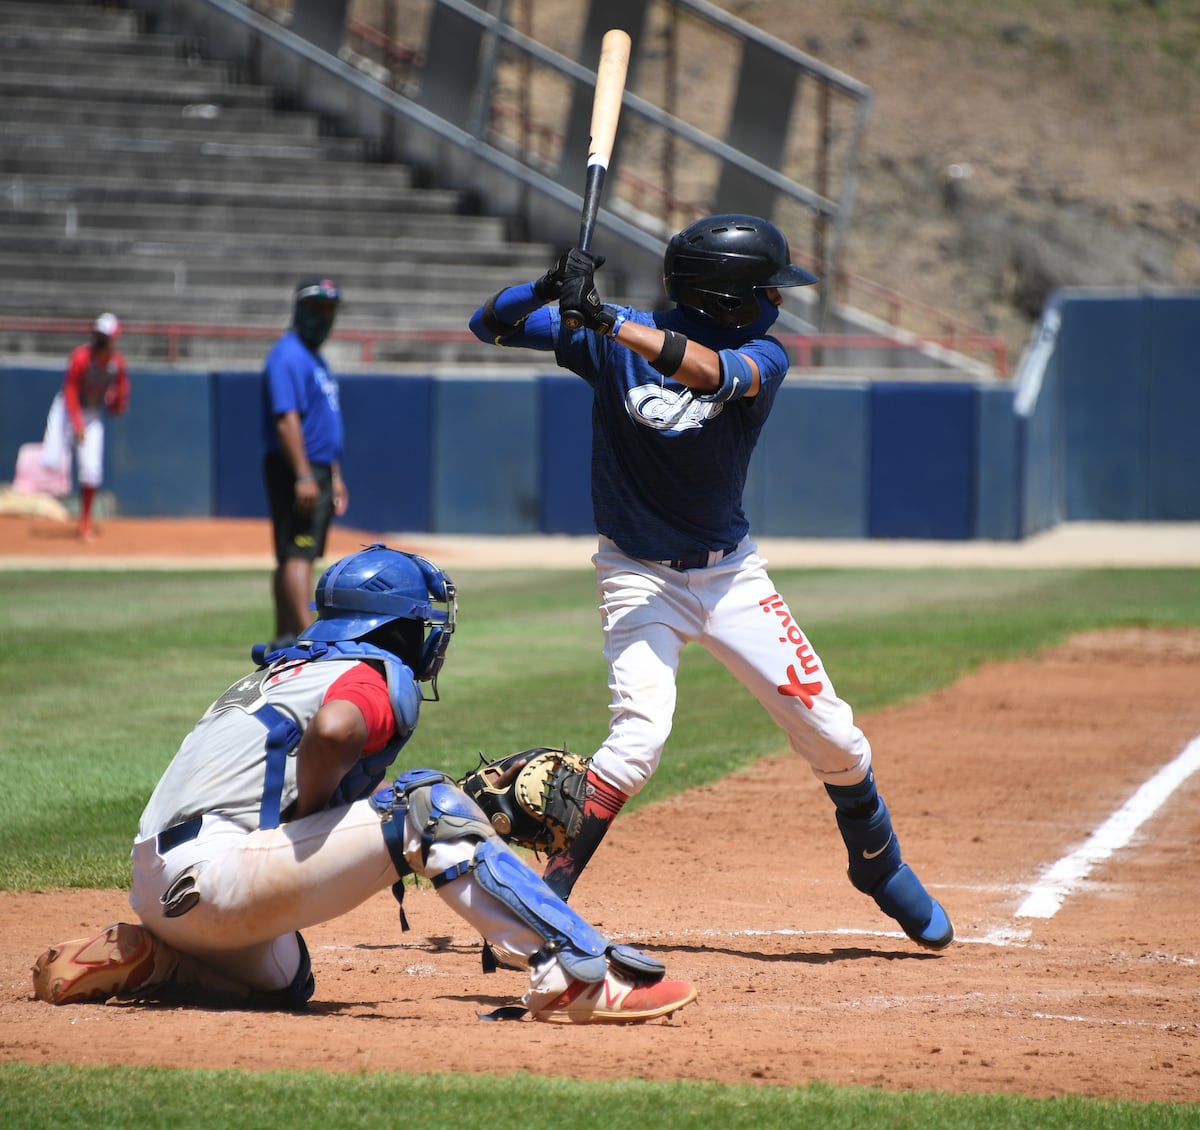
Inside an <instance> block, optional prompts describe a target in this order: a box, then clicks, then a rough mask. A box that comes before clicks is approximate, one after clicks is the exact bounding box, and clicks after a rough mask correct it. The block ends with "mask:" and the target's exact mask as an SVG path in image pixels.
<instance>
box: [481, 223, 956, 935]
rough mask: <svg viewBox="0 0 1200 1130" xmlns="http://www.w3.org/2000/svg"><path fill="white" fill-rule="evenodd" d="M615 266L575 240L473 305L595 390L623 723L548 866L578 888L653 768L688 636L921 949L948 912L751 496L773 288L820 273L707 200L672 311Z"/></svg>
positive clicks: (766, 226) (942, 927)
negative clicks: (782, 580)
mask: <svg viewBox="0 0 1200 1130" xmlns="http://www.w3.org/2000/svg"><path fill="white" fill-rule="evenodd" d="M602 262H603V260H602V259H599V258H597V257H594V256H592V255H591V254H589V253H587V252H583V251H580V250H579V249H578V248H573V249H571V251H569V252H567V253H566V254H564V255H562V256H561V257H560V258H559V259H558V261H557V262H556V263H555V264H554V266H553V267H551V269H550V270H549V271H548V272H547V273H546V274H545V275H544V276H542V277H541V278H540V279H537V280H536V281H533V282H528V283H524V284H521V285H518V286H512V287H508V288H506V289H504V290H502V291H500V292H499V293H498V294H496V295H495V296H493V297H492V298H490V299H488V300H487V301H486V302H485V303H484V304H483V305H482V306H480V307H479V309H477V310H476V311H475V313H474V315H473V316H472V317H471V320H470V326H471V329H472V331H473V332H474V333H475V335H476V336H477V337H478V338H479V339H480V340H481V341H485V342H490V343H493V344H496V345H499V346H507V347H523V348H527V349H535V350H545V351H550V350H553V352H554V355H555V359H556V361H557V362H558V364H559V365H560V366H562V367H563V368H565V369H568V370H569V371H571V372H573V373H575V374H577V375H578V376H580V377H581V378H583V380H585V381H586V382H587V383H588V384H589V385H590V386H591V388H592V393H593V400H592V459H591V488H592V508H593V515H594V519H595V524H596V530H597V533H598V535H599V542H598V547H597V551H596V553H595V555H594V557H593V558H592V560H593V563H594V565H595V568H596V576H597V582H598V587H599V597H600V614H601V622H602V626H603V632H604V655H605V658H606V660H607V662H608V669H609V678H608V683H609V691H610V696H611V700H610V705H609V710H610V724H609V732H608V736H607V738H606V740H605V741H604V743H603V744H602V745H601V747H600V748H599V749H598V750H597V751H596V752H595V754H594V755H593V756H592V757H591V758H590V760H589V769H588V778H587V788H586V798H587V799H586V801H585V806H584V818H583V823H582V828H581V831H580V833H579V835H578V836H577V837H576V838H575V840H574V841H573V842H572V843H571V844H570V845H569V846H567V847H565V848H563V849H561V850H560V851H558V852H555V853H552V854H550V855H549V856H548V858H547V862H546V866H545V870H544V875H543V877H544V878H545V881H546V883H547V884H548V885H549V886H550V887H551V888H552V889H553V890H554V891H555V892H556V893H557V894H559V895H560V896H561V897H563V898H566V897H567V896H568V895H569V894H570V892H571V891H572V889H573V887H574V885H575V882H576V881H577V879H578V878H579V875H580V873H581V872H582V871H583V869H584V867H585V866H586V865H587V863H588V861H589V860H590V859H591V857H592V855H593V853H594V852H595V850H596V848H597V847H598V846H599V844H600V841H601V840H602V838H603V837H604V835H605V834H606V832H607V830H608V828H609V827H610V825H611V824H612V821H613V819H614V818H615V817H616V815H617V813H618V812H619V811H620V809H621V807H622V805H623V804H624V803H625V801H626V800H627V799H628V798H629V797H630V796H631V795H633V794H634V793H636V792H637V791H638V790H639V789H640V788H642V786H643V785H644V784H645V783H646V781H647V780H648V779H649V778H650V775H651V774H652V773H653V772H654V771H655V769H656V768H657V766H658V764H659V759H660V757H661V755H662V751H663V748H664V746H665V745H666V742H667V738H668V736H669V735H670V732H671V725H672V720H673V717H674V713H675V706H676V675H677V672H678V668H679V661H680V655H681V653H682V651H683V648H684V646H685V645H686V644H688V643H690V642H695V643H699V644H700V645H702V646H703V647H705V648H707V649H708V650H709V651H710V652H711V653H712V654H713V655H714V656H715V657H716V658H717V659H718V660H720V661H721V663H722V664H724V666H725V667H726V668H727V669H728V670H729V671H730V672H731V673H732V674H733V675H734V676H735V677H736V678H737V679H738V680H739V681H740V682H742V683H743V684H744V685H745V686H746V687H747V688H748V689H749V690H750V691H751V693H752V694H753V695H754V696H755V697H756V698H757V699H758V701H759V702H760V703H761V704H762V705H763V707H764V708H765V709H766V711H767V712H768V714H769V715H770V716H771V717H772V719H774V721H775V722H776V723H777V724H778V725H779V727H780V728H781V729H782V730H783V732H784V733H785V734H786V735H787V739H788V743H789V745H790V746H791V748H792V749H793V750H794V751H795V752H796V753H798V754H800V755H801V756H802V757H804V758H805V760H806V761H807V762H808V764H809V766H810V767H811V769H812V772H813V774H814V775H815V776H816V778H817V780H818V781H820V782H821V783H822V784H823V785H824V786H825V788H826V790H827V792H828V794H829V797H830V799H831V800H832V801H833V804H834V808H835V817H836V822H837V827H838V829H839V831H840V833H841V836H842V839H843V840H844V842H845V845H846V849H847V852H848V855H849V878H850V881H851V882H852V883H853V885H854V886H855V887H856V888H858V889H859V890H860V891H863V892H864V893H866V894H869V895H870V896H872V897H873V898H874V900H875V902H876V903H877V904H878V906H879V907H880V909H881V910H883V912H884V913H885V914H887V915H889V916H890V917H892V918H893V919H895V920H896V921H897V922H898V923H899V925H900V926H901V928H902V929H903V930H904V932H905V933H906V934H907V935H908V936H909V937H910V938H911V939H912V940H913V941H915V942H916V943H917V944H918V945H921V946H924V947H926V948H928V949H935V950H936V949H943V948H944V947H946V946H948V945H949V944H950V942H951V941H952V940H953V938H954V929H953V926H952V925H951V922H950V919H949V917H948V915H947V914H946V911H945V910H944V908H943V907H942V906H941V904H940V903H939V902H937V900H935V899H933V898H932V897H931V896H930V895H929V893H928V891H927V890H926V889H925V887H924V886H923V885H922V883H921V882H920V880H919V879H918V878H917V876H916V874H915V872H914V871H913V870H912V869H911V868H910V867H909V866H908V864H907V863H905V862H904V860H903V858H902V856H901V854H900V845H899V841H898V840H897V838H896V836H895V833H894V831H893V827H892V821H891V817H890V815H889V813H888V809H887V807H886V805H885V804H884V802H883V800H882V798H881V797H880V795H879V792H878V789H877V788H876V784H875V775H874V772H873V769H872V752H871V746H870V743H869V742H868V740H867V738H866V736H865V734H864V733H863V731H862V730H861V729H860V728H859V727H858V726H857V725H856V723H855V720H854V714H853V711H852V710H851V708H850V706H849V705H848V704H847V703H846V702H844V701H843V700H842V699H841V698H839V697H838V695H837V693H836V692H835V690H834V687H833V683H832V681H831V679H830V677H829V674H828V672H827V671H826V670H825V667H824V665H823V664H822V662H821V659H820V657H819V656H818V654H817V652H816V649H815V648H814V646H813V644H812V642H811V641H810V640H809V638H808V636H807V634H806V633H805V632H804V631H802V629H801V628H800V626H799V625H798V623H797V621H796V619H795V617H794V616H793V615H792V613H791V611H790V609H789V608H788V606H787V603H786V601H785V600H784V599H783V597H782V596H781V595H780V594H779V592H778V591H777V590H776V588H775V586H774V584H773V583H772V581H771V579H770V577H769V575H768V573H767V569H766V562H765V560H764V559H763V558H762V557H761V556H759V554H758V551H757V547H756V545H755V543H754V541H753V540H752V538H751V537H750V531H749V523H748V521H747V518H746V514H745V510H744V508H743V505H742V492H743V488H744V486H745V482H746V474H747V469H748V467H749V462H750V457H751V454H752V453H753V451H754V447H755V444H756V443H757V441H758V437H759V433H760V432H761V430H762V427H763V425H764V424H765V422H766V420H767V417H768V415H769V414H770V411H771V406H772V404H773V403H774V401H775V397H776V394H777V393H778V391H779V387H780V384H781V383H782V381H783V379H784V376H785V375H786V373H787V370H788V357H787V354H786V352H785V351H784V348H783V346H782V345H781V344H780V342H779V341H778V340H777V339H776V338H774V337H771V336H770V334H769V333H768V331H769V329H770V328H771V326H772V325H773V323H774V322H775V320H776V319H777V318H778V316H779V307H780V306H781V304H782V295H781V293H780V292H781V289H783V288H786V287H793V286H807V285H811V284H812V283H815V282H816V281H817V279H816V277H815V276H814V275H812V274H810V273H809V272H807V271H805V270H803V269H802V268H800V267H798V266H796V265H795V264H793V263H792V261H791V252H790V249H789V247H788V243H787V239H786V238H785V237H784V235H783V233H782V232H781V231H780V230H779V229H778V228H777V227H776V226H775V225H774V224H772V223H770V222H769V221H767V220H764V219H761V218H760V217H757V216H748V215H741V214H724V215H718V216H709V217H706V218H705V219H702V220H698V221H697V222H695V223H693V224H691V225H689V226H688V227H687V228H685V229H684V230H683V231H681V232H679V233H678V234H677V235H675V236H674V237H672V239H671V240H670V242H669V243H668V245H667V249H666V254H665V256H664V260H663V282H664V286H665V289H666V293H667V297H668V298H669V299H670V300H671V301H672V302H673V303H674V305H673V307H672V308H669V309H665V310H655V311H645V310H638V309H634V308H633V307H629V306H612V305H608V304H606V303H604V302H602V301H601V300H600V297H599V294H598V292H597V290H596V285H595V278H594V272H595V270H596V269H597V267H598V266H599V265H600V264H601V263H602ZM555 299H557V300H558V305H557V306H554V305H552V304H551V303H552V302H553V300H555ZM572 322H574V323H575V324H576V328H572ZM777 862H778V861H777Z"/></svg>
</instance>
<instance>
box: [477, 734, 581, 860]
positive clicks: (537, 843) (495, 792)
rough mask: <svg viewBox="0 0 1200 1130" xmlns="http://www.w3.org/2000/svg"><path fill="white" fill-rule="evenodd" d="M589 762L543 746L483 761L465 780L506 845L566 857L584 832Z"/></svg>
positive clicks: (562, 750) (565, 751)
mask: <svg viewBox="0 0 1200 1130" xmlns="http://www.w3.org/2000/svg"><path fill="white" fill-rule="evenodd" d="M587 771H588V767H587V762H586V761H584V760H583V758H581V757H579V756H577V755H576V754H574V753H569V752H568V751H567V750H565V749H552V748H548V747H546V746H539V747H537V748H536V749H527V750H523V751H522V752H520V753H511V754H509V755H508V756H507V757H501V758H498V759H497V760H495V761H484V760H483V758H482V755H481V756H480V765H479V768H478V769H476V770H474V771H473V772H471V773H468V774H467V775H466V777H464V778H463V779H462V781H461V782H459V783H460V785H461V787H462V790H463V792H465V793H466V794H467V795H468V796H469V797H471V798H472V799H473V800H474V801H475V803H476V804H478V805H479V807H480V808H482V809H483V811H484V812H485V813H487V817H488V819H489V820H490V821H491V822H492V827H493V828H495V829H496V833H497V834H498V835H499V836H500V837H501V839H503V840H505V841H507V842H508V843H510V844H517V845H518V846H519V847H523V848H529V850H530V851H533V852H535V853H537V854H539V855H540V854H541V853H543V852H545V853H550V852H556V851H564V850H565V849H566V848H568V847H570V846H571V844H572V843H574V841H575V837H576V836H578V835H579V833H580V831H581V830H582V828H583V816H584V800H585V797H586V790H587Z"/></svg>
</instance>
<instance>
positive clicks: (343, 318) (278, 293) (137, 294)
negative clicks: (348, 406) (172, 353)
mask: <svg viewBox="0 0 1200 1130" xmlns="http://www.w3.org/2000/svg"><path fill="white" fill-rule="evenodd" d="M310 270H311V273H314V274H315V273H318V271H319V267H318V266H317V265H316V264H313V265H312V268H311V269H310ZM305 273H306V274H307V273H310V272H309V271H306V272H305ZM296 281H297V280H296V278H295V277H293V276H292V275H288V276H286V277H283V276H281V277H280V279H279V281H278V283H277V284H276V285H273V286H237V287H232V286H229V285H226V284H224V283H221V282H217V283H204V284H193V285H189V286H187V287H183V288H180V289H178V290H176V289H174V288H160V289H147V288H146V287H144V286H141V285H138V284H136V283H132V284H131V283H127V282H125V281H124V280H123V279H122V278H121V277H120V276H115V277H110V278H109V279H103V280H100V281H92V280H90V279H89V280H78V281H76V282H74V283H73V284H72V285H71V287H70V288H64V287H63V286H61V285H60V284H58V283H55V282H52V281H42V280H39V279H25V280H22V282H21V285H20V287H19V288H13V289H12V290H5V291H4V292H3V293H2V294H0V315H4V316H5V317H15V318H29V319H33V320H36V319H38V318H79V319H83V320H84V321H85V324H90V323H91V320H92V319H94V318H95V317H96V314H97V313H99V312H100V311H101V310H111V311H113V312H114V313H115V314H117V316H118V317H120V318H121V319H123V320H126V321H137V320H139V319H142V320H146V321H154V322H164V321H165V322H188V323H192V322H199V323H204V324H208V325H213V324H220V325H230V326H236V325H262V324H266V325H272V324H280V323H286V322H287V320H288V318H289V317H290V316H291V294H292V290H293V288H294V287H295V285H296ZM339 281H340V280H339ZM505 281H510V282H511V281H512V278H511V273H510V274H509V275H508V276H507V278H506V280H505ZM492 289H493V290H495V289H498V288H497V287H493V288H492ZM489 293H490V292H489V291H488V288H487V286H486V285H484V286H478V285H473V286H471V287H470V289H469V290H462V291H459V290H433V289H429V288H423V287H416V288H414V289H412V290H403V289H400V288H396V289H387V288H383V287H380V286H375V287H373V288H370V289H363V290H355V289H354V288H352V287H347V288H346V292H345V295H346V297H345V300H344V302H345V304H344V306H343V308H342V311H341V313H340V314H339V315H338V321H339V323H340V324H344V325H352V326H358V327H361V328H379V327H393V328H401V327H404V328H409V329H420V328H428V327H446V326H452V327H455V328H458V327H462V326H465V325H466V323H467V319H468V318H469V317H470V315H471V313H472V311H473V310H474V309H475V308H476V307H477V306H478V305H479V304H480V302H482V301H483V300H484V299H485V298H486V297H487V296H488V294H489Z"/></svg>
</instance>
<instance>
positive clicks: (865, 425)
mask: <svg viewBox="0 0 1200 1130" xmlns="http://www.w3.org/2000/svg"><path fill="white" fill-rule="evenodd" d="M868 388H869V385H867V384H860V383H851V382H847V383H845V384H836V385H822V384H817V383H815V382H812V383H810V382H809V381H807V380H804V381H800V380H795V381H792V382H790V383H789V382H785V383H784V385H783V387H782V388H780V390H779V393H778V396H777V397H776V400H775V406H774V408H773V409H772V410H771V415H770V417H769V418H768V420H767V422H766V424H765V425H764V427H763V430H762V434H761V436H760V437H759V441H758V448H757V450H756V451H755V453H754V458H753V459H752V460H751V461H750V474H749V477H748V478H747V482H746V493H745V505H746V512H747V514H748V515H749V517H750V529H751V533H753V534H761V535H762V536H764V537H839V538H859V537H865V536H866V534H867V451H868V444H869V424H870V402H869V399H868V396H867V390H868Z"/></svg>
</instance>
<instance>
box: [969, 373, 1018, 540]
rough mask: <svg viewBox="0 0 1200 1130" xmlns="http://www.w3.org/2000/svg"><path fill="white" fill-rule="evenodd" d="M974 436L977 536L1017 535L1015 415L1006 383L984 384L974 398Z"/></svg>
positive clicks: (1009, 390)
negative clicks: (975, 439)
mask: <svg viewBox="0 0 1200 1130" xmlns="http://www.w3.org/2000/svg"><path fill="white" fill-rule="evenodd" d="M975 406H976V412H977V422H976V435H977V436H978V446H977V458H976V461H975V462H976V476H975V533H974V536H975V537H977V538H990V539H992V540H1006V539H1011V538H1018V537H1020V536H1021V535H1020V522H1021V501H1020V491H1019V485H1020V480H1019V476H1020V463H1019V459H1018V451H1019V444H1018V439H1017V417H1016V415H1015V414H1014V412H1013V389H1012V387H1011V386H1010V385H986V386H981V387H980V388H979V390H978V396H977V397H976V400H975Z"/></svg>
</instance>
